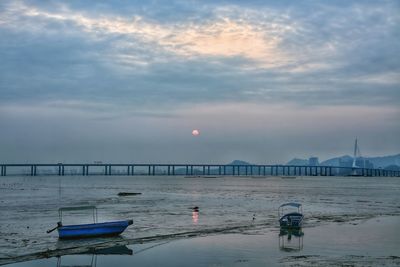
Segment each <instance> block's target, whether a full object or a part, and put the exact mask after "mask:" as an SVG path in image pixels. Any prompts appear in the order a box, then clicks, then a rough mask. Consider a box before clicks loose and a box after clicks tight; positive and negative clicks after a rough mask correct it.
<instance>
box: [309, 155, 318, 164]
mask: <svg viewBox="0 0 400 267" xmlns="http://www.w3.org/2000/svg"><path fill="white" fill-rule="evenodd" d="M308 166H319V160H318V157H311V158H309V159H308Z"/></svg>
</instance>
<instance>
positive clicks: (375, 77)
mask: <svg viewBox="0 0 400 267" xmlns="http://www.w3.org/2000/svg"><path fill="white" fill-rule="evenodd" d="M399 55H400V2H399V1H396V0H394V1H384V0H383V1H349V0H346V1H345V0H343V1H286V0H283V1H265V0H262V1H261V0H254V1H211V0H209V1H206V0H202V1H200V0H199V1H195V0H193V1H186V0H181V1H157V0H154V1H144V0H143V1H78V0H76V1H74V0H71V1H64V2H62V1H43V0H40V1H39V0H37V1H35V0H27V1H18V0H17V1H15V0H12V1H7V0H3V1H1V2H0V63H1V64H0V162H1V161H2V162H10V163H11V162H61V161H62V162H78V161H86V162H93V161H97V160H101V161H108V162H160V163H164V162H165V163H167V162H180V163H184V162H213V163H214V162H215V163H226V162H230V161H232V160H234V159H242V160H247V161H251V162H254V163H285V162H286V161H288V160H290V159H291V158H293V157H309V156H313V155H316V156H319V157H320V159H326V158H329V157H332V156H336V155H344V154H351V152H352V146H353V142H354V139H355V137H358V139H359V143H360V146H361V147H360V148H361V153H362V154H363V155H365V156H375V155H386V154H395V153H399V152H400V138H399V136H400V105H399V100H400V60H399ZM193 129H199V130H200V135H199V136H197V137H194V136H192V135H191V132H192V130H193Z"/></svg>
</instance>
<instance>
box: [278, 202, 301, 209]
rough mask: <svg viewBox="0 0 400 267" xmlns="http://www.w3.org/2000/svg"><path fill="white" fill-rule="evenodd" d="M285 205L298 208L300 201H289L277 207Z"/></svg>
mask: <svg viewBox="0 0 400 267" xmlns="http://www.w3.org/2000/svg"><path fill="white" fill-rule="evenodd" d="M285 206H291V207H295V208H300V207H301V204H300V203H295V202H289V203H285V204H282V205H280V206H279V208H282V207H285Z"/></svg>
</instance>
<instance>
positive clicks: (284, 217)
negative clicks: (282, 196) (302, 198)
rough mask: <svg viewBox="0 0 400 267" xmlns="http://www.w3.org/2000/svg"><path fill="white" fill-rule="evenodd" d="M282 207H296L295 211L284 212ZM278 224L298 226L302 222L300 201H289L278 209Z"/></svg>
mask: <svg viewBox="0 0 400 267" xmlns="http://www.w3.org/2000/svg"><path fill="white" fill-rule="evenodd" d="M284 207H294V208H297V212H290V213H284ZM278 216H279V225H280V227H286V228H300V227H301V226H302V224H303V217H304V216H303V207H302V205H301V204H300V203H294V202H289V203H285V204H282V205H281V206H280V207H279V209H278Z"/></svg>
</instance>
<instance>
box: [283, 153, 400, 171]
mask: <svg viewBox="0 0 400 267" xmlns="http://www.w3.org/2000/svg"><path fill="white" fill-rule="evenodd" d="M363 159H364V160H368V161H369V162H371V163H372V164H374V168H387V167H389V166H390V167H391V169H393V167H394V168H395V166H400V154H397V155H391V156H383V157H363ZM351 160H353V157H351V156H349V155H344V156H341V157H336V158H331V159H328V160H325V161H322V162H321V163H320V165H323V166H339V163H340V162H348V161H351ZM287 164H288V165H308V160H307V159H298V158H294V159H292V160H291V161H289V162H288V163H287Z"/></svg>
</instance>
